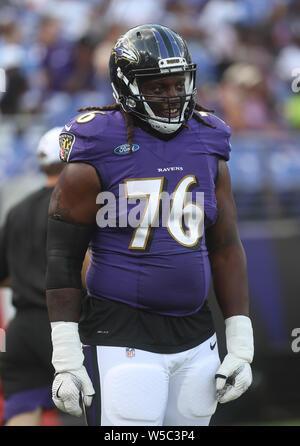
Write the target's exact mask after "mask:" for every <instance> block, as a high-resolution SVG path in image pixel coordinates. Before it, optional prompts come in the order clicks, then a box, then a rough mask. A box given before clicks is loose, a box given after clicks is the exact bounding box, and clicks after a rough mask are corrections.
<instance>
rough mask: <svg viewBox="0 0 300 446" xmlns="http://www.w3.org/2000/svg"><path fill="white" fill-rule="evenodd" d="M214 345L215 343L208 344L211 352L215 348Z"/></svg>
mask: <svg viewBox="0 0 300 446" xmlns="http://www.w3.org/2000/svg"><path fill="white" fill-rule="evenodd" d="M216 344H217V341H215V343H214V344H209V346H210V349H211V350H213V349H214V348H215V346H216Z"/></svg>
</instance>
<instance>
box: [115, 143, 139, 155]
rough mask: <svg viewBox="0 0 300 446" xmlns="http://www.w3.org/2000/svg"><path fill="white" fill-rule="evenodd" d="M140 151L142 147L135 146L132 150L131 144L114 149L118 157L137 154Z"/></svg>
mask: <svg viewBox="0 0 300 446" xmlns="http://www.w3.org/2000/svg"><path fill="white" fill-rule="evenodd" d="M138 150H140V146H139V145H138V144H133V145H132V149H131V150H130V145H129V144H121V145H120V146H118V147H116V148H115V149H114V153H115V154H116V155H128V154H129V153H133V152H137V151H138Z"/></svg>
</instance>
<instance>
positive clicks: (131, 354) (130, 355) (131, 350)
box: [126, 347, 135, 358]
mask: <svg viewBox="0 0 300 446" xmlns="http://www.w3.org/2000/svg"><path fill="white" fill-rule="evenodd" d="M126 356H127V358H133V357H134V356H135V349H134V348H129V347H126Z"/></svg>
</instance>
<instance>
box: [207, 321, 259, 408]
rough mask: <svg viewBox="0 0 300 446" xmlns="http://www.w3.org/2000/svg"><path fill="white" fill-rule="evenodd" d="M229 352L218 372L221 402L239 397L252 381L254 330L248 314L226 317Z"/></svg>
mask: <svg viewBox="0 0 300 446" xmlns="http://www.w3.org/2000/svg"><path fill="white" fill-rule="evenodd" d="M225 326H226V345H227V351H228V354H227V355H226V356H225V358H224V360H223V362H222V364H221V365H220V367H219V368H218V370H217V372H216V390H217V400H218V402H219V403H227V402H228V401H232V400H235V399H236V398H239V397H240V396H241V395H242V394H243V393H244V392H246V390H247V389H248V387H249V386H250V384H251V383H252V372H251V367H250V363H251V362H252V359H253V353H254V347H253V330H252V325H251V321H250V319H249V318H248V317H247V316H232V317H230V318H228V319H225Z"/></svg>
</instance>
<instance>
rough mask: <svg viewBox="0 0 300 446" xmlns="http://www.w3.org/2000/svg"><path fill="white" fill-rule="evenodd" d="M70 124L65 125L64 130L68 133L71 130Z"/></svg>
mask: <svg viewBox="0 0 300 446" xmlns="http://www.w3.org/2000/svg"><path fill="white" fill-rule="evenodd" d="M71 127H72V124H71V125H65V129H66V130H67V132H69V131H70V130H71Z"/></svg>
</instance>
